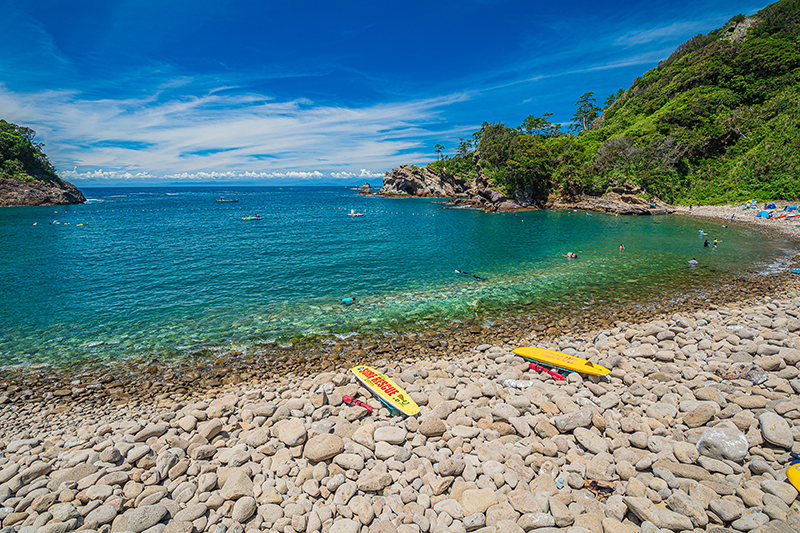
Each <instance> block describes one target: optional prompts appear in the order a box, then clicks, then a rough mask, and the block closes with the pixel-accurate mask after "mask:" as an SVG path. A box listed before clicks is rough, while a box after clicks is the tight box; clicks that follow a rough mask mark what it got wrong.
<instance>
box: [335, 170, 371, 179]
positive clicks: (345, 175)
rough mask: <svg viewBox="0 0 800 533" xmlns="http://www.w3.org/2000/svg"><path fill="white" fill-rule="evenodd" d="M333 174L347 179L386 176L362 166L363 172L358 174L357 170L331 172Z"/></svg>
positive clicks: (338, 177) (337, 177)
mask: <svg viewBox="0 0 800 533" xmlns="http://www.w3.org/2000/svg"><path fill="white" fill-rule="evenodd" d="M331 176H333V177H334V178H336V179H347V178H366V179H369V178H382V177H383V176H384V174H383V173H381V172H370V171H369V170H367V169H365V168H362V169H361V172H360V173H358V174H356V173H355V172H331Z"/></svg>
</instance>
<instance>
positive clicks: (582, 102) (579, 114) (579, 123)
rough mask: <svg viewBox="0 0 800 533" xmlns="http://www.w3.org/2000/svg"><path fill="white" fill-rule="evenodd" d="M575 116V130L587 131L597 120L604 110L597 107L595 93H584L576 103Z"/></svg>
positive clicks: (573, 117)
mask: <svg viewBox="0 0 800 533" xmlns="http://www.w3.org/2000/svg"><path fill="white" fill-rule="evenodd" d="M575 107H576V108H577V109H576V110H575V114H574V115H573V116H572V120H573V122H575V124H573V125H572V126H571V129H573V130H576V131H577V130H582V131H586V130H588V129H589V126H590V125H591V123H592V121H593V120H594V119H596V118H597V117H598V116H599V115H600V112H601V111H602V110H603V109H602V108H601V107H600V106H598V105H597V100H596V99H595V97H594V92H592V91H589V92H588V93H584V94H583V95H581V97H580V98H579V99H578V101H577V102H575Z"/></svg>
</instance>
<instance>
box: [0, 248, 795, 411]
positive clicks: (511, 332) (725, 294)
mask: <svg viewBox="0 0 800 533" xmlns="http://www.w3.org/2000/svg"><path fill="white" fill-rule="evenodd" d="M791 261H792V266H793V267H798V266H800V254H797V255H795V256H794V257H793V258H792V259H791ZM787 294H788V295H791V296H792V297H794V295H796V294H800V276H798V275H796V274H791V273H790V272H788V270H781V271H780V272H774V273H769V274H760V273H757V272H751V273H749V274H746V275H743V276H735V277H731V278H728V279H724V280H722V281H721V283H719V284H717V285H715V286H714V285H712V286H704V287H699V288H695V289H693V290H690V291H687V292H685V293H676V294H672V295H670V297H669V298H668V299H666V300H665V299H664V298H663V295H655V296H654V297H653V298H652V299H651V300H649V301H640V302H632V303H628V304H627V305H623V306H615V305H614V303H613V302H609V303H608V304H607V305H604V306H594V307H592V306H590V307H587V308H584V309H571V310H563V309H552V310H551V312H550V313H547V314H545V313H539V314H536V315H534V314H531V315H527V316H520V317H516V318H507V319H502V320H491V321H488V320H487V321H484V322H481V321H479V320H470V319H468V320H465V321H460V322H457V323H455V322H454V323H449V324H444V325H440V326H437V327H435V328H432V329H431V328H424V327H421V328H418V329H416V330H413V331H405V332H402V333H386V334H381V335H373V336H361V335H357V336H352V337H347V338H344V339H340V341H339V342H337V343H335V344H331V343H330V342H329V341H327V342H320V341H315V342H308V343H302V344H293V345H291V346H287V345H283V346H281V345H270V346H265V347H263V349H260V350H253V351H227V352H221V353H216V354H213V353H208V352H205V353H202V354H198V357H196V358H195V359H193V360H191V361H185V360H184V361H169V360H162V359H159V358H157V357H153V358H148V359H143V360H139V361H131V360H121V361H115V362H110V363H97V364H95V365H91V364H84V365H81V366H77V365H76V366H74V367H61V368H59V367H53V366H47V365H34V366H32V367H25V368H6V369H4V373H5V375H4V379H3V383H4V386H5V393H4V395H3V393H1V392H0V404H8V403H17V402H20V401H22V402H34V403H36V404H44V405H48V406H50V408H51V409H52V408H55V409H62V410H63V409H67V408H68V406H70V405H73V404H74V405H80V404H97V403H104V402H109V401H111V402H113V403H116V404H120V405H123V404H129V403H133V404H137V403H139V402H146V401H151V400H153V399H156V398H159V397H168V396H170V395H173V394H204V393H206V392H207V391H210V390H218V389H220V388H225V387H227V386H232V385H238V384H241V383H246V382H249V381H253V382H272V381H274V380H275V379H280V378H281V376H283V377H285V376H294V377H298V376H307V375H312V374H318V373H320V372H327V371H334V370H339V371H340V370H344V369H347V368H350V367H351V366H353V365H355V364H364V363H366V364H369V363H370V362H372V361H375V360H377V359H386V358H389V359H391V360H392V361H394V362H396V363H398V364H411V363H413V362H418V361H421V360H435V359H437V358H440V357H446V356H447V354H449V353H461V352H464V351H468V350H470V349H472V348H473V347H474V346H475V345H479V344H512V345H514V344H515V345H524V344H526V343H533V342H537V343H539V342H554V341H557V340H558V339H559V338H561V337H564V336H571V337H573V338H580V337H586V336H588V337H594V336H596V335H598V334H599V333H600V332H602V331H604V330H609V329H611V328H615V327H621V325H628V324H637V323H644V322H649V321H654V320H659V319H662V318H665V317H670V316H672V315H674V314H676V313H677V314H681V315H682V314H687V313H688V314H691V313H694V312H698V311H703V310H708V309H716V308H718V307H720V306H728V307H742V306H745V305H752V302H755V301H761V300H763V299H764V298H765V297H767V298H772V297H776V298H777V297H781V296H782V295H787ZM710 302H713V303H710Z"/></svg>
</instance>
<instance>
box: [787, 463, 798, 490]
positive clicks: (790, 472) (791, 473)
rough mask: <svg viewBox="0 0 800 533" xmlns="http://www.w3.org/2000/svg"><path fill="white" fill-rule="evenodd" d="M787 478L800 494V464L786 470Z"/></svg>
mask: <svg viewBox="0 0 800 533" xmlns="http://www.w3.org/2000/svg"><path fill="white" fill-rule="evenodd" d="M786 477H787V478H788V479H789V483H791V484H792V486H793V487H794V488H796V489H797V490H798V491H799V492H800V463H795V464H793V465H790V466H789V468H787V469H786Z"/></svg>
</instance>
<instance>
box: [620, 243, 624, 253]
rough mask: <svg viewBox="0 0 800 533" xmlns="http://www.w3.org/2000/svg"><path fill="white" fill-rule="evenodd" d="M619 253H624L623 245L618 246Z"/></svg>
mask: <svg viewBox="0 0 800 533" xmlns="http://www.w3.org/2000/svg"><path fill="white" fill-rule="evenodd" d="M619 251H620V252H624V251H625V245H624V244H620V245H619Z"/></svg>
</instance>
